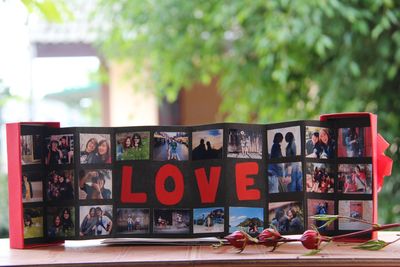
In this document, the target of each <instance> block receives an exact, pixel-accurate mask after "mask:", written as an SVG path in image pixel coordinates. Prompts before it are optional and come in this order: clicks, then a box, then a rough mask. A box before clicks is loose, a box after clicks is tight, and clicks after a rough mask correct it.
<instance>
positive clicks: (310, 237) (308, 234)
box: [300, 230, 329, 249]
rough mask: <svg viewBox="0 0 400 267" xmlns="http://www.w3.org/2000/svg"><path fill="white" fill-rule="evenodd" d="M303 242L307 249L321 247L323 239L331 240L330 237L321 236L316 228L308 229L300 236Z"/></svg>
mask: <svg viewBox="0 0 400 267" xmlns="http://www.w3.org/2000/svg"><path fill="white" fill-rule="evenodd" d="M300 241H301V243H302V244H303V246H304V247H305V248H307V249H319V246H320V245H321V242H322V241H329V239H328V238H326V237H324V236H321V235H320V234H319V233H318V232H317V231H315V230H307V231H305V232H304V233H303V235H302V236H301V238H300Z"/></svg>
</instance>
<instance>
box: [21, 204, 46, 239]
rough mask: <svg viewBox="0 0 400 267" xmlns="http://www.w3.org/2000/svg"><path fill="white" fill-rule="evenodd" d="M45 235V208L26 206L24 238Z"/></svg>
mask: <svg viewBox="0 0 400 267" xmlns="http://www.w3.org/2000/svg"><path fill="white" fill-rule="evenodd" d="M38 237H43V208H24V239H29V238H38Z"/></svg>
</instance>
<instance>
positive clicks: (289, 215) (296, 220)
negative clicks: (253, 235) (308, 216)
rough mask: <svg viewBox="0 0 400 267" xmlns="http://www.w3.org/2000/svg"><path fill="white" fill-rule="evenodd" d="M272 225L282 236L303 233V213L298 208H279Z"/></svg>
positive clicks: (276, 210)
mask: <svg viewBox="0 0 400 267" xmlns="http://www.w3.org/2000/svg"><path fill="white" fill-rule="evenodd" d="M271 225H272V226H273V227H274V228H275V229H277V230H278V231H279V233H281V234H294V233H301V232H302V231H303V229H304V222H303V215H302V212H301V210H300V209H299V208H298V207H288V208H286V209H285V208H283V207H278V208H276V209H275V216H274V217H273V218H272V220H271Z"/></svg>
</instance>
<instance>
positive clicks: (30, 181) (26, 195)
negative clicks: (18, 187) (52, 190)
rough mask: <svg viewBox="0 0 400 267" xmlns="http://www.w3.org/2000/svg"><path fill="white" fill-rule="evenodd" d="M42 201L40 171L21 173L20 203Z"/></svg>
mask: <svg viewBox="0 0 400 267" xmlns="http://www.w3.org/2000/svg"><path fill="white" fill-rule="evenodd" d="M40 201H43V182H42V176H41V174H40V173H22V203H29V202H40Z"/></svg>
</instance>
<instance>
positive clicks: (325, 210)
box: [307, 199, 336, 232]
mask: <svg viewBox="0 0 400 267" xmlns="http://www.w3.org/2000/svg"><path fill="white" fill-rule="evenodd" d="M307 207H308V216H309V218H308V228H309V229H312V225H314V226H315V227H317V228H318V231H321V232H323V231H331V230H334V228H335V226H334V223H331V224H330V225H328V226H324V224H325V223H326V222H325V221H317V220H314V219H311V218H310V216H312V215H324V214H329V215H335V214H336V213H335V202H334V201H333V200H325V199H308V200H307Z"/></svg>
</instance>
